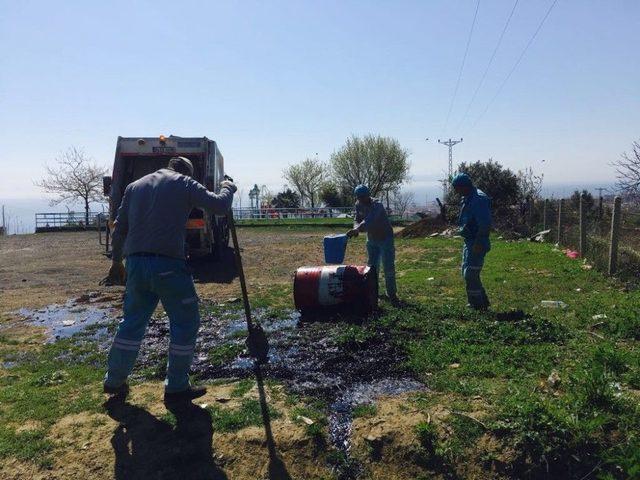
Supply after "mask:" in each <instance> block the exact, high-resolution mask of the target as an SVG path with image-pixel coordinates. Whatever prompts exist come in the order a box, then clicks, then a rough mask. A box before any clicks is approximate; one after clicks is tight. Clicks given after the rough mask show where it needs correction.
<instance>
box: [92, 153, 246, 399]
mask: <svg viewBox="0 0 640 480" xmlns="http://www.w3.org/2000/svg"><path fill="white" fill-rule="evenodd" d="M192 176H193V165H192V164H191V162H190V161H189V160H188V159H187V158H184V157H174V158H172V159H171V160H170V161H169V165H168V167H167V168H163V169H160V170H158V171H157V172H154V173H151V174H149V175H146V176H144V177H142V178H140V179H139V180H136V181H135V182H133V183H131V184H130V185H128V186H127V188H126V190H125V192H124V196H123V198H122V203H121V205H120V208H119V209H118V215H117V217H116V220H115V225H114V230H113V240H112V248H113V256H112V265H111V269H110V270H109V278H110V279H111V280H112V281H115V282H118V283H123V282H124V280H125V278H126V285H127V287H126V291H125V298H124V307H123V308H124V318H123V319H122V321H121V322H120V323H119V325H118V331H117V332H116V335H115V338H114V340H113V344H112V346H111V350H110V352H109V358H108V371H107V374H106V376H105V380H104V391H105V393H109V394H120V395H126V394H127V392H128V386H127V383H126V380H127V377H128V376H129V374H130V373H131V370H132V369H133V365H134V363H135V361H136V357H137V356H138V351H139V350H140V344H141V342H142V337H143V336H144V332H145V330H146V328H147V323H148V322H149V319H150V318H151V315H152V314H153V312H154V310H155V309H156V306H157V305H158V301H161V302H162V305H163V307H164V309H165V310H166V312H167V314H168V315H169V323H170V342H169V361H168V365H167V377H166V380H165V402H171V401H182V400H190V399H193V398H197V397H199V396H202V395H204V394H205V393H206V389H205V388H204V387H193V386H191V385H190V384H189V377H188V373H189V368H190V367H191V362H192V359H193V351H194V347H195V343H196V335H197V333H198V328H199V326H200V314H199V311H198V296H197V295H196V290H195V287H194V285H193V278H192V277H191V274H190V272H189V270H188V269H187V265H186V261H185V230H186V224H187V219H188V218H189V213H190V212H191V210H192V209H193V208H194V207H199V208H203V209H205V210H207V211H209V212H210V213H214V214H217V215H223V214H225V213H226V212H227V211H228V210H229V209H230V208H231V203H232V200H233V194H234V192H235V191H236V187H235V185H234V184H233V183H232V182H229V181H224V182H222V184H221V185H222V188H221V190H220V193H219V194H215V193H212V192H209V191H208V190H207V189H206V188H205V187H204V186H202V185H201V184H199V183H198V182H197V181H195V180H194V179H193V178H191V177H192ZM123 257H126V259H127V267H126V274H125V268H124V266H123V264H122V259H123Z"/></svg>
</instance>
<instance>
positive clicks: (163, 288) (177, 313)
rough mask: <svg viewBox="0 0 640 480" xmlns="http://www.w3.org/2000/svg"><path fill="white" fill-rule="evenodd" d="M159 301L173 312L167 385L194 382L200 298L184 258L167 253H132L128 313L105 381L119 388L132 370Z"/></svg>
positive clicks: (178, 388)
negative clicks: (192, 370)
mask: <svg viewBox="0 0 640 480" xmlns="http://www.w3.org/2000/svg"><path fill="white" fill-rule="evenodd" d="M158 301H160V302H162V306H163V307H164V309H165V310H166V312H167V314H168V316H169V332H170V343H169V361H168V364H167V378H166V380H165V389H166V391H167V392H179V391H182V390H185V389H187V388H188V387H189V376H188V374H189V369H190V368H191V362H192V359H193V352H194V348H195V342H196V335H197V333H198V328H199V326H200V314H199V311H198V297H197V295H196V291H195V287H194V285H193V279H192V278H191V274H190V273H189V271H188V270H187V266H186V263H185V261H184V260H180V259H174V258H168V257H138V256H131V257H128V258H127V287H126V292H125V299H124V318H123V319H122V320H121V321H120V323H119V324H118V331H117V332H116V336H115V338H114V340H113V344H112V346H111V350H110V351H109V358H108V371H107V374H106V376H105V384H106V385H109V386H112V387H117V386H119V385H121V384H122V383H123V382H125V381H126V379H127V377H128V376H129V374H130V373H131V370H132V369H133V366H134V364H135V361H136V358H137V356H138V351H139V349H140V345H141V343H142V337H143V336H144V332H145V330H146V328H147V324H148V323H149V319H150V318H151V315H152V314H153V312H154V310H155V309H156V306H157V305H158Z"/></svg>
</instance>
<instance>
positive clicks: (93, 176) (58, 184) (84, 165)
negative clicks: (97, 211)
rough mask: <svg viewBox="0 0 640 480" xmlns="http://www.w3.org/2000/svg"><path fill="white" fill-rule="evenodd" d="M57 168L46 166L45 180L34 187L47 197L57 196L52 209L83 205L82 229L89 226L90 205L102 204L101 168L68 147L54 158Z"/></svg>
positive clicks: (102, 168)
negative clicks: (66, 204)
mask: <svg viewBox="0 0 640 480" xmlns="http://www.w3.org/2000/svg"><path fill="white" fill-rule="evenodd" d="M56 164H57V165H56V166H55V167H49V166H47V167H46V169H47V176H46V177H45V178H43V179H42V180H40V181H39V182H35V184H36V186H38V187H40V188H42V189H43V190H45V191H46V192H48V193H54V194H56V195H58V197H57V198H54V199H53V200H51V205H52V206H53V205H59V204H60V203H65V202H68V203H73V202H77V201H82V202H83V203H84V220H85V226H86V225H88V224H89V204H90V203H92V202H102V201H104V196H103V194H102V177H103V176H104V175H105V174H106V172H107V171H106V169H105V168H104V167H99V166H98V165H96V164H94V163H93V162H92V161H91V159H90V158H89V157H87V155H86V154H85V153H84V151H83V150H82V149H81V148H76V147H70V148H69V149H68V150H67V151H66V152H64V153H61V154H60V155H59V156H58V157H57V158H56Z"/></svg>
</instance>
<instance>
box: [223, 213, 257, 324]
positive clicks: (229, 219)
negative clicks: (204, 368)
mask: <svg viewBox="0 0 640 480" xmlns="http://www.w3.org/2000/svg"><path fill="white" fill-rule="evenodd" d="M227 223H228V224H229V231H230V232H231V239H232V240H233V249H234V251H235V257H236V268H237V269H238V277H239V278H240V289H241V290H242V303H243V304H244V315H245V317H246V319H247V328H248V331H249V335H251V332H252V330H253V321H252V319H251V305H250V304H249V294H248V293H247V282H246V280H245V278H244V269H243V268H242V256H241V255H240V246H239V245H238V235H237V234H236V224H235V222H234V221H233V211H232V210H229V213H228V214H227Z"/></svg>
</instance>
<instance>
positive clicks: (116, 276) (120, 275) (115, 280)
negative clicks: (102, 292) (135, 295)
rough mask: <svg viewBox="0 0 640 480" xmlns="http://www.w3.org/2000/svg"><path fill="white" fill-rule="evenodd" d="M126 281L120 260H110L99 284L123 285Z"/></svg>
mask: <svg viewBox="0 0 640 480" xmlns="http://www.w3.org/2000/svg"><path fill="white" fill-rule="evenodd" d="M126 283H127V271H126V270H125V268H124V264H123V263H122V261H115V260H114V261H113V262H111V268H109V273H108V274H107V276H106V277H105V278H103V279H102V281H101V282H100V285H107V286H109V285H125V284H126Z"/></svg>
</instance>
